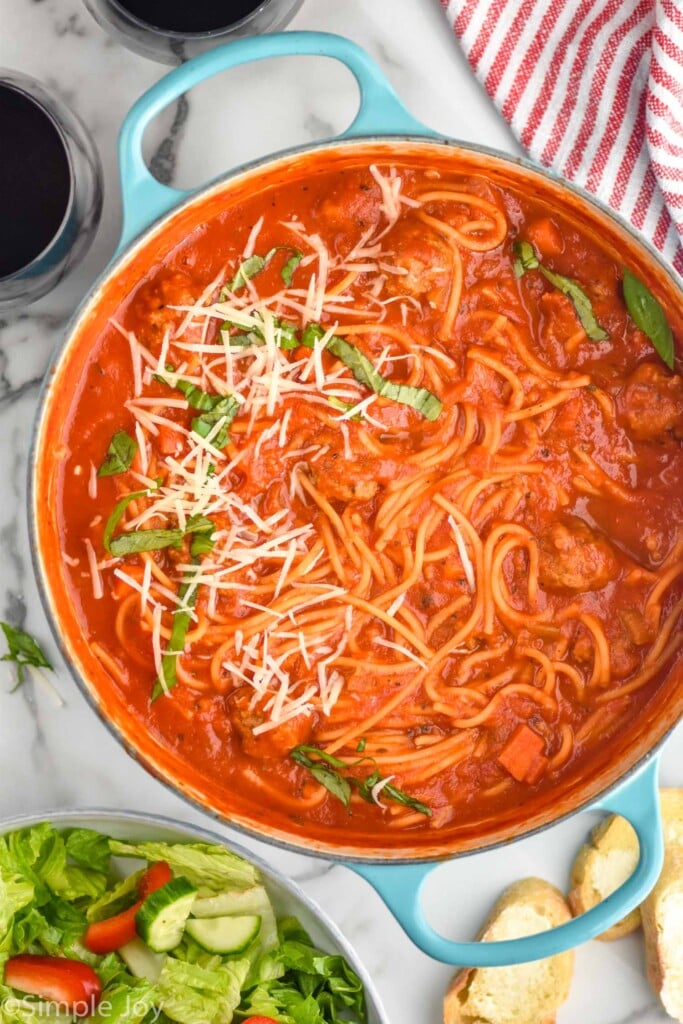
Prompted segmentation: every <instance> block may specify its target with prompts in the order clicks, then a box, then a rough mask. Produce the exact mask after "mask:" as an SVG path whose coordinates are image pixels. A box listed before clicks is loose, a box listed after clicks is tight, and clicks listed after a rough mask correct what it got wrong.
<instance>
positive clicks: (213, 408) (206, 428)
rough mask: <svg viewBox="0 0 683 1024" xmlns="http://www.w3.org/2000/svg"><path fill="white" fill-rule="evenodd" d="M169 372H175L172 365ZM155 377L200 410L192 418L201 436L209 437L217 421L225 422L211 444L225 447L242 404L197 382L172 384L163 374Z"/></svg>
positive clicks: (193, 424) (218, 447) (221, 447)
mask: <svg viewBox="0 0 683 1024" xmlns="http://www.w3.org/2000/svg"><path fill="white" fill-rule="evenodd" d="M166 370H167V372H168V373H174V372H175V371H174V368H173V367H172V366H167V367H166ZM154 379H155V380H157V381H159V383H160V384H166V385H167V387H169V388H175V389H176V391H180V392H181V393H182V394H183V395H184V396H185V398H186V399H187V401H188V403H189V405H190V406H191V407H192V408H193V409H196V410H197V412H200V413H201V414H202V415H201V416H195V418H194V419H193V420H192V424H191V425H192V429H193V430H194V432H195V433H196V434H199V436H200V437H208V436H209V434H210V433H211V431H212V430H213V429H214V427H215V426H216V424H217V423H220V422H221V420H224V421H225V422H224V423H223V424H222V425H221V427H220V429H219V430H218V432H217V433H216V434H215V435H214V437H213V439H212V441H211V444H212V445H213V446H214V448H217V449H218V450H219V451H220V450H221V449H223V448H225V446H226V444H227V443H228V441H229V440H230V427H231V425H232V421H233V420H234V419H235V416H236V415H237V413H238V412H239V409H240V404H239V402H238V401H237V399H236V398H234V397H233V396H232V395H213V394H210V393H209V392H208V391H202V389H201V388H198V387H197V385H196V384H192V383H191V382H190V381H187V380H177V381H176V382H175V384H172V383H171V382H170V381H169V380H168V379H167V378H166V377H163V376H162V375H161V374H155V375H154Z"/></svg>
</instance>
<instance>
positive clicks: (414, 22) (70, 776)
mask: <svg viewBox="0 0 683 1024" xmlns="http://www.w3.org/2000/svg"><path fill="white" fill-rule="evenodd" d="M292 27H294V28H302V29H321V30H325V31H332V32H339V33H341V34H346V35H348V36H350V37H352V38H353V39H355V40H356V41H357V42H359V43H360V44H361V45H363V46H365V47H366V48H367V49H368V50H369V52H370V53H371V54H372V55H373V56H374V57H375V58H376V59H377V61H378V62H379V64H380V65H381V66H382V68H383V69H384V71H385V73H386V74H387V76H388V78H389V79H390V80H391V82H392V83H393V85H394V87H395V88H396V89H397V91H398V92H399V94H400V95H401V96H402V98H403V100H404V102H405V103H406V105H407V106H408V107H409V109H410V110H411V112H412V113H413V114H414V115H415V116H416V117H418V118H421V119H422V120H423V121H424V122H425V123H427V124H430V125H431V126H433V127H434V128H436V129H437V130H439V131H441V132H444V133H445V134H450V135H454V136H458V137H461V138H464V139H467V140H470V141H476V142H480V143H485V144H487V145H490V146H496V147H499V148H501V149H506V150H508V151H516V147H515V144H514V141H513V139H512V137H511V135H510V133H509V132H508V130H507V128H506V126H505V125H504V123H503V122H502V121H501V119H500V117H499V116H498V114H497V113H496V112H495V111H494V110H493V108H492V107H491V106H490V105H489V103H488V101H487V100H486V98H485V96H484V95H483V93H482V91H481V89H480V87H479V85H478V84H477V83H476V81H475V80H474V77H473V76H472V75H470V74H469V72H468V70H467V67H466V64H465V62H464V60H463V58H462V56H461V54H460V53H459V51H458V49H457V47H456V45H455V42H454V41H453V39H452V38H451V36H450V33H449V31H448V29H447V27H446V25H445V21H444V19H443V16H442V14H441V12H440V9H439V4H438V2H437V0H345V2H343V3H339V2H338V0H306V2H305V3H304V5H303V7H302V8H301V10H300V12H299V14H298V15H297V17H296V19H295V21H294V22H293V23H292ZM0 66H7V67H14V68H17V69H19V70H21V71H25V72H27V73H29V74H32V75H34V76H35V77H37V78H40V79H41V80H42V81H43V82H45V83H46V84H47V85H48V86H50V87H51V88H53V89H54V90H55V91H56V92H58V93H59V95H60V96H61V97H62V98H63V99H65V100H66V101H67V102H68V103H70V104H71V105H72V106H73V108H74V109H75V110H76V112H77V113H78V114H79V115H80V116H81V117H82V118H83V120H84V121H85V123H86V124H87V126H88V127H89V129H90V131H91V132H92V135H93V137H94V139H95V143H96V145H97V147H98V150H99V152H100V156H101V159H102V162H103V167H104V190H105V202H104V214H103V218H102V223H101V226H100V230H99V233H98V235H97V238H96V240H95V243H94V245H93V247H92V249H91V250H90V253H89V254H88V256H87V257H86V259H85V261H84V262H83V264H81V266H80V267H78V268H77V270H76V271H75V272H74V273H73V274H72V275H71V276H70V277H69V278H68V279H67V280H65V281H64V282H62V283H61V284H60V285H59V287H58V288H57V289H56V290H55V291H54V292H52V293H51V294H50V295H48V296H46V297H45V298H44V299H42V300H41V301H40V302H38V303H36V304H35V305H34V306H32V307H31V308H30V309H28V310H26V311H25V312H23V313H21V314H20V315H13V316H10V315H9V314H8V315H6V316H5V317H3V318H0V480H1V481H2V490H1V491H0V494H1V498H0V566H1V569H0V617H1V618H3V619H7V620H8V621H11V622H13V623H16V624H17V625H22V626H25V627H26V628H27V629H29V630H30V631H31V632H33V633H34V634H35V635H36V636H38V637H39V638H40V639H41V641H42V642H44V644H45V647H46V649H47V650H48V651H49V654H50V656H51V657H52V658H53V659H54V662H55V665H56V666H57V672H56V674H55V677H54V683H55V687H56V689H57V691H58V693H59V695H60V697H61V699H62V701H63V706H61V707H58V706H57V705H56V704H55V702H54V699H53V697H52V696H51V695H50V694H49V693H47V692H45V691H44V690H43V689H42V688H41V687H40V686H39V685H37V684H35V683H34V682H30V683H27V684H26V685H25V686H24V687H22V688H21V689H20V690H18V691H17V692H15V693H10V687H11V685H12V672H11V669H10V668H9V667H8V666H2V665H0V818H2V817H5V816H9V815H12V814H17V813H20V812H30V811H38V810H41V811H49V810H50V809H57V808H70V807H84V806H100V807H106V806H108V807H112V808H134V809H136V810H141V811H154V812H159V813H163V814H167V815H169V816H171V817H174V818H176V820H180V819H182V820H187V821H195V822H200V823H203V824H205V825H206V824H207V819H206V818H205V817H203V816H202V815H201V814H199V812H197V811H196V810H195V809H193V808H191V807H189V806H188V805H186V804H185V803H183V802H181V801H180V800H179V799H178V798H177V797H175V796H174V795H173V794H172V793H171V792H169V791H168V790H166V789H165V788H164V787H163V786H161V785H160V784H159V783H158V782H156V781H155V780H153V779H152V778H151V777H150V776H149V775H147V774H146V773H145V772H144V771H143V770H142V769H141V768H140V767H139V766H138V765H137V764H135V762H134V761H132V760H131V759H130V758H129V757H128V756H127V755H126V754H125V753H124V752H123V750H122V749H121V748H120V746H119V745H118V743H117V742H116V741H115V740H114V738H113V737H112V736H111V735H110V733H109V732H108V730H107V729H106V728H105V726H104V725H103V724H102V723H101V722H100V721H99V720H98V719H97V717H96V716H95V714H94V713H93V711H92V710H91V709H90V708H89V707H88V706H87V704H86V702H85V700H84V698H83V697H82V695H81V694H80V693H79V691H78V689H77V687H76V685H75V684H74V682H73V680H72V679H71V677H70V676H69V674H68V672H67V671H66V669H65V667H64V666H63V664H62V663H61V661H60V658H59V655H58V652H57V651H56V649H55V645H54V643H53V642H52V641H51V639H50V634H49V630H48V628H47V624H46V622H45V618H44V615H43V612H42V609H41V606H40V601H39V599H38V595H37V591H36V587H35V583H34V580H33V573H32V569H31V560H30V553H29V545H28V536H27V528H26V515H25V502H26V497H25V492H26V461H27V455H28V448H29V443H30V437H31V428H32V422H33V417H34V413H35V408H36V403H37V398H38V392H39V387H40V381H41V378H42V376H43V374H44V372H45V369H46V367H47V365H48V362H49V360H50V358H51V355H52V352H53V351H54V348H55V346H56V345H58V343H59V340H60V337H61V336H62V333H63V330H64V326H65V324H66V323H67V321H68V319H69V318H70V316H71V315H72V314H73V311H74V309H75V308H76V307H77V305H78V303H79V301H80V299H81V298H82V297H83V295H84V294H85V293H86V291H87V289H88V288H89V287H90V285H91V284H92V282H93V280H94V279H95V278H96V276H97V275H98V274H99V273H100V272H101V271H102V269H103V268H104V266H105V265H106V263H107V261H108V260H109V259H110V258H111V256H112V254H113V252H114V250H115V248H116V244H117V239H118V235H119V231H120V220H121V201H120V192H119V185H118V170H117V160H116V136H117V131H118V128H119V126H120V123H121V121H122V119H123V117H124V115H125V113H126V111H127V110H128V109H129V107H130V106H131V105H132V103H133V102H134V101H135V99H136V98H137V97H138V96H139V95H140V94H141V93H142V92H143V91H144V90H145V89H147V88H149V86H150V85H152V84H153V83H154V82H155V81H157V80H158V79H159V78H160V77H161V75H162V74H164V73H165V70H166V69H165V68H163V67H162V66H161V65H158V64H155V63H153V62H151V61H148V60H145V59H143V58H141V57H137V56H135V55H134V54H132V53H130V52H128V51H126V50H125V49H123V48H122V47H120V46H119V45H118V44H117V43H115V42H113V41H112V40H111V39H109V38H108V37H107V36H106V35H105V34H104V32H102V30H101V29H100V28H99V27H98V26H97V25H96V24H95V22H94V21H93V20H92V19H91V18H90V16H89V15H88V14H87V12H86V11H85V9H84V7H83V6H82V4H81V2H80V0H0ZM274 96H275V97H277V98H278V102H277V107H276V110H274V104H273V97H274ZM355 103H356V97H355V89H354V87H353V84H352V82H351V80H350V76H349V75H348V73H346V72H345V71H344V70H343V69H340V68H339V67H334V68H332V69H330V68H328V67H327V62H324V61H317V60H311V61H310V62H308V61H303V62H291V61H278V62H274V63H273V64H272V66H271V65H268V66H266V65H264V64H259V65H254V66H252V67H250V68H245V69H240V70H238V71H235V72H231V73H229V74H227V75H225V76H220V77H219V78H217V79H216V80H214V82H211V83H207V84H205V85H202V86H201V87H200V88H198V89H196V90H194V91H193V92H192V94H191V95H190V96H189V97H187V98H183V99H181V100H180V101H179V102H178V103H177V104H176V105H175V106H174V107H173V108H172V109H171V110H168V111H166V112H164V114H163V115H162V116H161V117H160V118H159V123H158V124H155V125H153V126H152V127H151V129H150V132H149V133H148V134H149V138H147V139H146V140H145V148H146V153H147V157H148V159H149V160H150V161H151V162H152V165H153V167H154V169H155V172H156V173H157V175H158V176H159V177H160V178H161V179H162V180H163V181H166V182H168V183H169V184H174V185H177V186H182V187H187V186H189V185H190V184H200V183H201V182H202V181H205V180H207V179H210V178H211V177H213V176H215V175H217V174H219V173H220V172H221V171H224V170H225V169H227V168H229V167H230V166H233V165H234V164H236V163H239V162H241V161H243V160H246V159H251V158H253V157H255V156H258V155H260V154H265V153H267V152H269V151H270V150H272V149H273V148H279V147H283V146H286V145H290V144H292V143H296V142H304V141H306V140H309V139H316V138H322V137H325V136H327V135H329V134H330V133H332V132H338V131H340V130H342V129H343V127H344V126H345V125H346V124H347V123H348V122H349V121H350V120H351V118H352V116H353V112H354V109H355ZM682 750H683V732H682V731H681V730H679V732H678V734H677V736H675V737H674V738H673V739H672V740H671V741H670V743H669V745H668V747H667V750H666V752H665V755H664V759H663V777H664V781H665V782H666V783H668V784H669V785H673V784H678V785H681V784H683V777H682V775H681V767H680V764H681V752H682ZM590 823H591V822H590V820H589V819H587V818H584V819H583V820H580V819H576V820H575V821H572V822H570V823H568V824H567V825H563V826H561V827H560V828H558V829H553V830H552V831H550V832H546V833H543V834H542V835H541V836H537V837H534V838H533V839H531V840H527V841H525V842H523V843H519V844H515V845H514V846H512V847H510V848H509V849H507V850H506V851H505V852H504V853H493V854H486V855H483V856H477V857H470V858H466V859H464V860H460V861H458V862H455V863H453V864H451V865H448V866H446V867H444V868H442V869H440V871H439V875H438V877H436V876H435V877H433V878H432V879H431V880H430V881H429V882H428V883H427V887H426V895H425V899H426V902H427V910H428V913H429V916H430V919H432V920H433V921H434V923H435V924H436V925H437V926H438V927H440V928H442V929H443V930H444V931H445V932H446V933H448V934H449V935H451V936H452V937H454V938H455V937H459V938H465V937H468V933H471V932H472V931H473V930H475V929H476V926H477V924H478V922H479V920H480V919H481V917H482V916H483V915H484V914H485V912H486V908H487V906H488V905H489V904H490V902H491V900H492V899H493V898H494V897H495V895H496V894H497V890H498V889H499V888H500V887H501V886H502V885H504V884H506V883H507V882H508V881H512V879H514V878H515V877H519V876H521V875H525V874H532V873H533V874H540V875H542V876H544V877H548V878H549V879H551V880H552V881H555V882H556V883H558V884H564V882H565V881H566V871H567V867H568V863H569V859H570V853H571V851H572V850H573V849H575V848H576V844H577V842H578V841H580V839H581V837H582V836H583V834H584V833H585V831H586V829H587V827H589V825H590ZM209 827H210V826H209ZM216 828H217V829H218V830H219V831H221V829H220V827H219V826H216ZM222 831H223V832H224V833H225V834H227V835H231V834H232V835H234V833H231V832H230V830H227V829H223V830H222ZM240 841H241V842H243V843H245V844H246V845H248V846H249V847H251V848H253V849H254V850H258V851H259V852H260V853H261V854H262V855H263V856H264V857H266V858H267V859H269V860H270V861H271V862H272V863H273V864H274V865H275V866H276V867H278V868H280V869H281V870H283V871H285V872H286V873H288V874H290V875H291V876H292V877H294V878H296V879H297V880H299V881H300V882H301V884H302V885H303V886H304V888H305V889H306V890H307V891H308V892H309V893H310V894H311V895H312V896H313V897H314V898H315V899H317V900H318V901H319V903H320V904H321V905H322V906H323V907H324V909H325V910H327V911H328V912H329V913H330V915H331V916H332V917H333V918H334V920H335V921H336V922H337V923H338V924H339V926H340V927H341V929H342V930H343V931H344V932H345V934H346V935H347V936H348V937H349V938H350V939H351V941H352V942H353V943H354V945H355V946H356V948H357V950H358V952H359V954H360V956H361V958H362V959H363V961H364V962H365V964H366V966H367V968H368V969H369V971H370V973H371V974H372V976H373V977H374V978H375V980H376V981H377V985H378V987H379V990H380V993H381V995H382V997H383V999H384V1001H385V1004H386V1007H387V1010H388V1013H389V1017H390V1020H391V1021H392V1022H393V1024H437V1022H438V1021H439V1020H440V999H441V996H442V993H443V990H444V988H445V986H446V984H447V981H448V978H449V976H450V973H451V972H450V969H449V968H448V967H445V966H444V965H441V964H437V963H436V962H434V961H433V960H431V959H429V958H428V957H426V956H424V955H423V954H422V953H420V952H419V951H418V950H416V948H415V947H414V946H413V945H412V944H411V942H410V941H409V939H408V938H407V937H406V936H405V935H404V934H403V932H402V931H401V929H400V928H399V926H398V925H397V924H396V922H395V921H394V919H393V918H392V916H391V914H390V913H389V911H388V910H387V909H386V907H385V906H384V905H383V903H382V902H381V900H380V899H379V897H378V896H377V895H376V894H375V893H374V892H373V891H372V890H371V889H370V888H369V887H368V885H367V884H366V883H365V882H364V881H363V880H362V879H360V878H359V877H358V876H356V875H354V874H353V873H351V872H350V871H349V870H348V869H346V868H345V867H343V866H341V865H339V864H330V863H328V862H325V861H323V860H318V859H313V858H308V857H303V856H301V855H298V854H295V853H289V852H287V851H283V850H276V849H272V848H271V847H267V846H265V845H264V844H262V843H259V842H258V841H256V840H252V839H246V840H245V839H244V837H240ZM474 894H476V896H475V895H474ZM666 1019H667V1018H666V1016H665V1014H664V1013H663V1012H662V1011H661V1010H660V1009H658V1007H657V1004H656V1001H655V1000H654V998H653V996H652V993H651V992H650V990H649V988H648V986H647V983H646V981H645V979H644V971H643V953H642V948H641V944H640V940H639V938H638V937H636V936H631V937H629V938H628V939H625V940H622V941H620V942H617V943H613V944H604V943H602V944H601V943H591V944H590V945H589V946H586V947H584V948H582V949H580V950H579V951H578V952H577V958H576V972H575V981H574V985H573V988H572V995H571V998H570V1000H569V1002H568V1003H567V1004H566V1006H565V1007H563V1009H562V1010H561V1011H560V1014H559V1016H558V1020H559V1022H560V1024H655V1022H658V1021H664V1020H666Z"/></svg>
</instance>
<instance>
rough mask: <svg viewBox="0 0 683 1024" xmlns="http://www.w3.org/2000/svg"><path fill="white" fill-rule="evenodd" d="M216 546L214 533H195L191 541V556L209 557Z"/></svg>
mask: <svg viewBox="0 0 683 1024" xmlns="http://www.w3.org/2000/svg"><path fill="white" fill-rule="evenodd" d="M209 521H210V520H209ZM215 544H216V541H215V540H214V539H213V534H212V533H208V532H207V533H195V534H194V536H193V537H192V540H191V541H190V555H191V556H192V558H199V556H200V555H208V554H209V552H210V551H213V549H214V546H215Z"/></svg>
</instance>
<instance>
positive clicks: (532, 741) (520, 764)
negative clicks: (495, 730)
mask: <svg viewBox="0 0 683 1024" xmlns="http://www.w3.org/2000/svg"><path fill="white" fill-rule="evenodd" d="M544 749H545V740H544V739H543V737H542V736H539V735H538V733H536V732H534V730H533V729H530V728H529V726H528V725H520V726H518V727H517V729H515V731H514V732H513V734H512V736H511V737H510V739H509V740H508V741H507V743H506V744H505V746H504V747H503V749H502V750H501V752H500V754H499V755H498V761H499V763H500V764H502V766H503V768H505V770H506V771H508V772H509V773H510V775H512V777H513V779H517V782H529V783H534V782H538V780H539V779H540V777H541V775H542V774H543V772H544V771H545V770H546V768H547V766H548V758H547V757H546V756H545V755H544V753H543V751H544Z"/></svg>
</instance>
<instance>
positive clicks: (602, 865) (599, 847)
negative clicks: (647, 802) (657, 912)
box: [567, 814, 640, 942]
mask: <svg viewBox="0 0 683 1024" xmlns="http://www.w3.org/2000/svg"><path fill="white" fill-rule="evenodd" d="M639 849H640V848H639V845H638V837H637V835H636V833H635V830H634V828H633V826H632V825H631V824H630V823H629V822H628V821H626V819H625V818H622V817H621V816H620V815H618V814H611V815H610V816H609V817H608V818H605V820H604V821H601V822H600V824H599V825H596V826H595V828H594V829H593V830H592V832H591V834H590V838H589V840H588V842H587V843H584V845H583V846H582V847H581V849H580V850H579V852H578V854H577V855H576V858H575V859H574V863H573V864H572V869H571V875H570V882H571V889H570V891H569V896H568V897H567V898H568V900H569V906H570V907H571V908H572V913H573V914H574V916H575V917H578V915H579V914H584V913H585V912H586V911H587V910H590V909H591V908H592V907H595V906H597V904H598V903H601V902H602V901H603V900H604V899H606V897H607V896H610V895H611V894H612V893H613V892H614V891H615V890H616V889H618V888H619V886H620V885H621V884H622V883H623V882H625V881H626V879H627V878H629V877H630V875H631V874H632V873H633V872H634V871H635V869H636V866H637V864H638V854H639ZM639 927H640V908H639V907H636V908H635V909H634V910H632V911H631V913H630V914H627V915H626V917H624V918H623V919H622V920H621V921H617V923H616V924H614V925H612V927H611V928H608V929H607V931H606V932H603V933H602V935H598V936H597V937H598V939H599V940H600V941H602V942H612V941H613V940H614V939H620V938H621V937H622V936H624V935H628V934H629V933H630V932H634V931H636V929H637V928H639Z"/></svg>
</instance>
